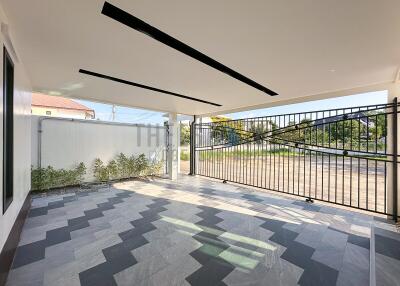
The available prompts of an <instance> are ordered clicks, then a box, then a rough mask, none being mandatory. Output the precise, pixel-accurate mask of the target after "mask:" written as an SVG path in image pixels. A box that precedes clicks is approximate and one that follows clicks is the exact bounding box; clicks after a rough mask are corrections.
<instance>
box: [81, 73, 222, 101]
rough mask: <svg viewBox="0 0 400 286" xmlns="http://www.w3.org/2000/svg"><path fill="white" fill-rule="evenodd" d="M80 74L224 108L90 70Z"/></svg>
mask: <svg viewBox="0 0 400 286" xmlns="http://www.w3.org/2000/svg"><path fill="white" fill-rule="evenodd" d="M79 72H80V73H83V74H87V75H90V76H95V77H99V78H103V79H108V80H112V81H115V82H119V83H123V84H127V85H131V86H136V87H140V88H144V89H148V90H152V91H156V92H161V93H165V94H169V95H173V96H177V97H180V98H184V99H189V100H193V101H197V102H201V103H205V104H211V105H214V106H222V105H221V104H218V103H213V102H210V101H206V100H201V99H197V98H194V97H190V96H186V95H183V94H179V93H175V92H172V91H168V90H163V89H159V88H156V87H152V86H148V85H144V84H140V83H136V82H132V81H128V80H124V79H120V78H116V77H112V76H109V75H104V74H100V73H97V72H92V71H88V70H84V69H80V70H79Z"/></svg>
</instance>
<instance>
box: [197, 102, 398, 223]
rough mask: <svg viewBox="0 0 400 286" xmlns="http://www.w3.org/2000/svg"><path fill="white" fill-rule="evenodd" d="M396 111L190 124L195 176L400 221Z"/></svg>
mask: <svg viewBox="0 0 400 286" xmlns="http://www.w3.org/2000/svg"><path fill="white" fill-rule="evenodd" d="M397 106H398V103H397V100H396V101H394V102H393V103H389V104H378V105H368V106H359V107H349V108H335V109H328V110H318V111H308V112H300V113H290V114H278V115H271V116H263V117H254V118H246V119H237V120H226V119H223V118H221V119H219V120H215V121H214V122H210V123H202V124H192V127H191V128H192V137H191V138H192V142H193V143H194V148H193V149H192V153H193V155H194V156H193V158H196V159H193V160H192V169H193V170H192V171H191V173H195V174H198V175H202V176H206V177H211V178H216V179H221V180H224V181H231V182H235V183H239V184H244V185H249V186H255V187H259V188H264V189H269V190H273V191H278V192H283V193H288V194H292V195H297V196H300V197H306V198H307V199H310V200H312V199H315V200H321V201H326V202H330V203H334V204H339V205H344V206H348V207H354V208H358V209H363V210H367V211H372V212H376V213H381V214H388V215H394V216H396V217H397V213H396V211H395V210H396V209H397V206H394V203H393V205H392V204H390V205H388V202H389V201H393V198H394V197H395V195H397V193H396V194H395V192H396V191H397V187H396V188H395V185H396V186H397V182H396V181H394V180H395V179H394V177H396V176H393V175H391V176H389V175H390V174H395V173H393V172H396V170H395V169H396V168H397V164H398V163H399V162H398V159H397V158H398V156H397V150H396V148H394V144H393V143H395V144H397V129H395V128H388V125H389V124H392V125H394V124H397V114H398V110H397ZM388 138H389V139H388ZM396 146H397V145H396ZM389 180H390V182H389ZM393 182H394V184H393Z"/></svg>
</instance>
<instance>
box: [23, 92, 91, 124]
mask: <svg viewBox="0 0 400 286" xmlns="http://www.w3.org/2000/svg"><path fill="white" fill-rule="evenodd" d="M31 108H32V109H31V110H32V114H33V115H45V116H54V117H66V118H77V119H94V118H95V112H94V110H93V109H90V108H89V107H87V106H84V105H82V104H80V103H78V102H76V101H74V100H72V99H69V98H64V97H58V96H51V95H45V94H41V93H33V94H32V107H31Z"/></svg>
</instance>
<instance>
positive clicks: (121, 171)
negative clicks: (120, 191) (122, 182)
mask: <svg viewBox="0 0 400 286" xmlns="http://www.w3.org/2000/svg"><path fill="white" fill-rule="evenodd" d="M129 162H130V160H129V159H128V158H127V157H126V156H125V154H124V153H119V154H118V156H117V158H116V163H117V168H118V175H119V177H120V178H128V177H129Z"/></svg>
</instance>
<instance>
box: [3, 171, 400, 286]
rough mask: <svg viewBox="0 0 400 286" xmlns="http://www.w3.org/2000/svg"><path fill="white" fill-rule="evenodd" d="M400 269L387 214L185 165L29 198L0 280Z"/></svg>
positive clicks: (339, 275) (119, 280) (305, 275)
mask: <svg viewBox="0 0 400 286" xmlns="http://www.w3.org/2000/svg"><path fill="white" fill-rule="evenodd" d="M371 229H372V230H373V231H372V233H374V234H375V235H374V237H373V239H372V240H371ZM371 241H372V242H373V243H371ZM374 248H375V250H376V255H374V253H373V255H370V249H374ZM371 258H372V259H371ZM370 260H371V261H370ZM370 262H371V263H372V264H371V263H370ZM370 264H371V265H375V264H376V268H375V267H372V268H371V267H370ZM370 268H371V269H372V273H370ZM375 269H376V270H375ZM399 273H400V235H399V234H398V233H396V232H395V227H394V226H393V225H390V224H388V223H386V222H382V221H381V220H377V219H375V218H374V217H373V216H370V215H365V214H360V213H356V212H352V211H349V210H343V209H339V208H335V207H331V206H326V205H320V204H318V203H314V204H308V203H305V202H303V201H302V200H301V199H298V200H296V199H288V198H284V197H281V196H278V195H274V194H271V193H265V192H258V191H257V192H256V191H254V189H246V188H243V187H238V186H233V185H230V184H222V183H219V182H215V181H211V180H207V179H204V178H197V177H187V176H184V177H182V178H180V180H179V181H178V183H173V182H171V181H168V180H162V179H160V180H155V181H151V182H144V181H131V182H125V183H118V184H115V185H114V186H113V187H111V188H108V187H105V188H103V189H99V190H91V191H76V192H73V193H66V194H63V195H60V194H58V195H49V196H46V197H37V198H35V199H34V200H33V202H32V209H31V211H30V214H29V217H28V219H27V221H26V223H25V226H24V229H23V233H22V237H21V241H20V243H19V247H18V249H17V253H16V257H15V259H14V263H13V269H12V271H11V272H10V275H9V278H8V282H7V285H9V286H16V285H30V286H34V285H57V286H59V285H95V286H101V285H107V286H109V285H137V286H139V285H146V286H152V285H154V286H164V285H172V286H175V285H177V286H178V285H207V286H212V285H273V286H278V285H282V286H283V285H318V286H323V285H346V286H348V285H363V286H364V285H369V283H370V274H373V275H372V277H374V276H375V277H376V280H377V283H376V284H377V285H400V282H399V281H400V279H399V278H400V274H399ZM396 283H397V284H396Z"/></svg>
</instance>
